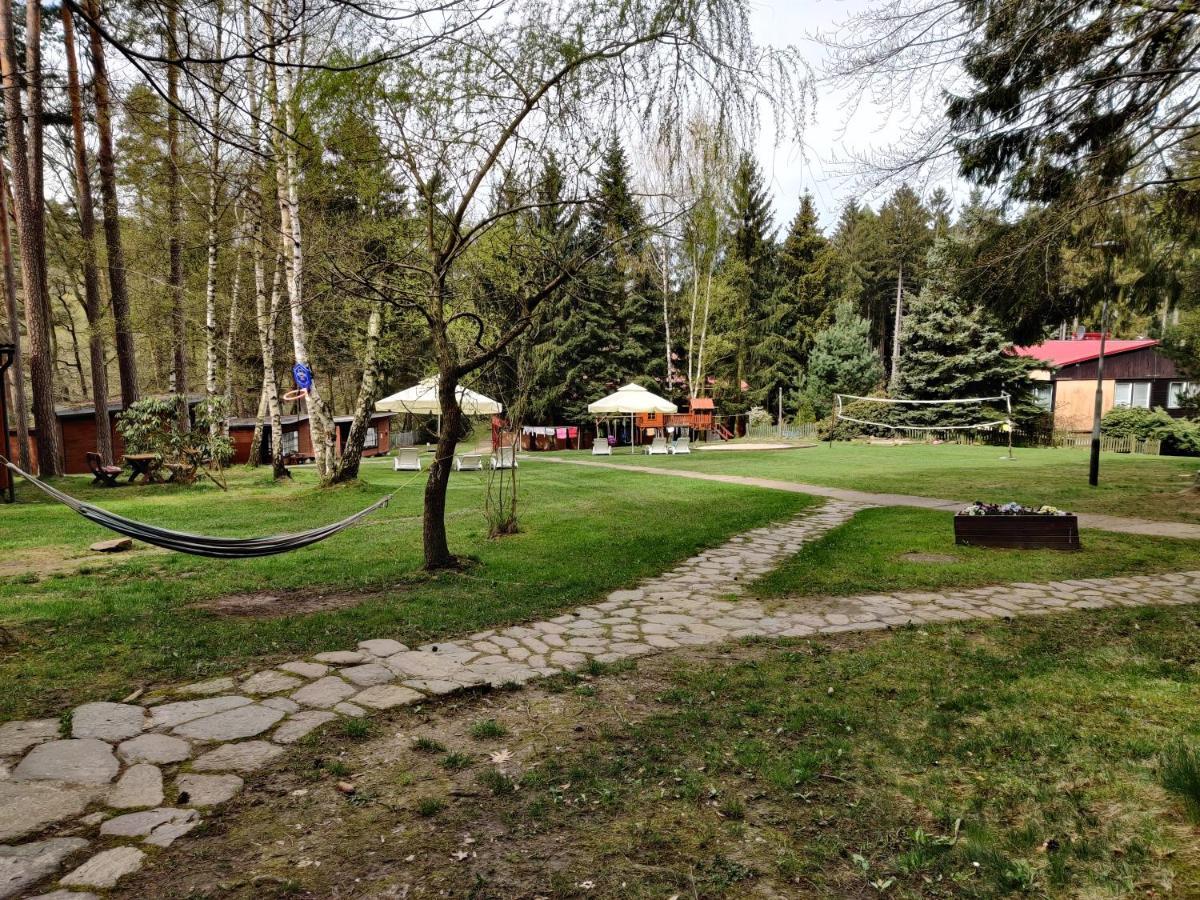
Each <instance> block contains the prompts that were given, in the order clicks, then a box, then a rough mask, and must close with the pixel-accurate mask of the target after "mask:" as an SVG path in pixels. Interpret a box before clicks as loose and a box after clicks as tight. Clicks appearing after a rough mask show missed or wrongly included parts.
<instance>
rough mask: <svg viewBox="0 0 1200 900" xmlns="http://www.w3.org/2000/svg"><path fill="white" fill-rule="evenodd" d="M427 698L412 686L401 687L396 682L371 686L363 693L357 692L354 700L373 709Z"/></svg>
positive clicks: (386, 707)
mask: <svg viewBox="0 0 1200 900" xmlns="http://www.w3.org/2000/svg"><path fill="white" fill-rule="evenodd" d="M424 699H425V698H424V697H423V696H422V695H421V694H418V693H417V692H416V691H414V690H413V689H412V688H406V687H400V686H399V685H396V684H378V685H376V686H375V687H369V688H367V689H366V690H365V691H363V692H362V693H359V694H356V695H355V697H354V702H355V703H357V704H359V705H360V706H369V707H371V708H372V709H391V708H393V707H395V706H404V705H406V704H408V703H416V702H417V701H419V700H424Z"/></svg>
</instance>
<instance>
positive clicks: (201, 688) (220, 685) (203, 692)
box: [175, 677, 236, 697]
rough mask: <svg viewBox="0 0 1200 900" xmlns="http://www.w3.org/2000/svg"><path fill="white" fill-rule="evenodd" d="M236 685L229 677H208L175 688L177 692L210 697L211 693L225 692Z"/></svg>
mask: <svg viewBox="0 0 1200 900" xmlns="http://www.w3.org/2000/svg"><path fill="white" fill-rule="evenodd" d="M235 687H236V685H235V684H234V680H233V679H232V678H229V677H222V678H210V679H209V680H208V681H197V682H196V683H195V684H185V685H184V686H183V687H181V688H177V689H176V691H175V693H177V694H192V695H196V696H201V697H211V696H212V695H213V694H225V693H228V692H229V691H232V690H233V689H234V688H235Z"/></svg>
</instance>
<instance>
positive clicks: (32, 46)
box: [0, 3, 63, 475]
mask: <svg viewBox="0 0 1200 900" xmlns="http://www.w3.org/2000/svg"><path fill="white" fill-rule="evenodd" d="M28 22H29V23H32V24H33V28H32V29H31V28H30V27H29V24H27V26H26V35H25V39H26V49H27V56H26V74H27V77H28V78H29V80H30V83H31V85H32V87H31V90H30V96H31V98H33V99H34V100H35V101H36V102H37V103H38V105H37V106H35V107H34V108H32V109H30V110H29V121H28V125H29V133H30V136H31V138H32V142H33V144H34V145H35V146H36V147H37V159H38V163H39V165H38V177H37V179H36V181H33V180H31V179H30V171H31V168H30V163H31V158H30V146H29V144H27V143H26V133H25V128H26V121H25V110H24V108H23V104H22V101H21V83H20V77H19V75H18V71H17V53H16V45H15V43H14V37H13V20H12V4H11V3H0V77H2V79H3V90H4V112H5V121H6V125H7V132H8V134H7V137H8V145H9V152H10V154H11V157H12V183H13V201H14V206H15V212H16V222H17V239H18V241H19V242H20V245H21V283H22V287H23V288H24V292H25V322H26V331H27V333H28V337H29V356H28V360H29V375H30V381H31V382H32V387H33V419H34V423H35V424H36V425H37V448H38V467H39V469H40V471H41V473H42V474H43V475H61V474H63V464H62V442H61V439H60V437H59V430H58V420H57V418H56V416H55V414H54V360H53V353H54V349H53V343H52V335H51V331H50V291H49V289H48V286H47V284H46V235H45V230H44V228H43V212H44V204H45V198H44V197H43V196H42V194H41V192H40V190H39V191H37V192H36V193H35V190H34V188H35V187H39V188H40V186H41V166H40V163H41V122H42V109H41V106H40V104H41V75H40V69H41V53H40V49H39V45H40V32H41V8H40V7H39V6H38V5H37V4H36V3H31V4H29V6H28ZM31 62H32V65H31Z"/></svg>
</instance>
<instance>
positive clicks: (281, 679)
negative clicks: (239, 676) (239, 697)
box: [240, 669, 304, 694]
mask: <svg viewBox="0 0 1200 900" xmlns="http://www.w3.org/2000/svg"><path fill="white" fill-rule="evenodd" d="M303 683H304V682H303V681H302V680H301V679H299V678H297V677H296V676H295V675H288V674H287V673H286V672H276V671H273V670H271V669H267V670H266V671H263V672H256V673H255V674H253V675H251V676H250V677H249V678H247V679H246V680H245V681H243V682H242V683H241V687H240V690H242V691H245V692H246V693H247V694H278V693H280V692H282V691H290V690H292V688H297V687H299V686H300V685H302V684H303Z"/></svg>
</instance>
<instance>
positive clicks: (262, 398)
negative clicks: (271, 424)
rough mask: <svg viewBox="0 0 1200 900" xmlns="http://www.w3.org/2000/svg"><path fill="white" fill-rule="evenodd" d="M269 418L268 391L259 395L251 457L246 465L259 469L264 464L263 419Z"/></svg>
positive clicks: (260, 392)
mask: <svg viewBox="0 0 1200 900" xmlns="http://www.w3.org/2000/svg"><path fill="white" fill-rule="evenodd" d="M266 416H267V389H266V388H263V389H262V390H261V391H259V393H258V415H256V416H255V417H254V434H253V436H252V437H251V438H250V455H249V456H248V457H246V465H247V466H249V467H250V468H251V469H257V468H258V465H259V463H260V462H262V437H263V419H265V418H266Z"/></svg>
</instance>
